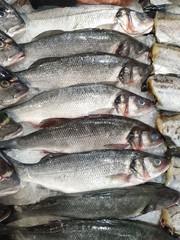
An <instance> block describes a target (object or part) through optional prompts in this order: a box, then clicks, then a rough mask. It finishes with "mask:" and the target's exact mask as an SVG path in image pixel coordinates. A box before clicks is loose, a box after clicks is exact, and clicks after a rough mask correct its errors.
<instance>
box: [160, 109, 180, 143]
mask: <svg viewBox="0 0 180 240" xmlns="http://www.w3.org/2000/svg"><path fill="white" fill-rule="evenodd" d="M156 125H157V127H158V130H159V131H160V132H161V133H162V134H163V135H164V136H165V137H167V138H168V139H170V140H171V142H172V144H173V145H175V146H177V147H180V114H175V115H169V116H166V115H160V116H159V117H158V118H157V119H156Z"/></svg>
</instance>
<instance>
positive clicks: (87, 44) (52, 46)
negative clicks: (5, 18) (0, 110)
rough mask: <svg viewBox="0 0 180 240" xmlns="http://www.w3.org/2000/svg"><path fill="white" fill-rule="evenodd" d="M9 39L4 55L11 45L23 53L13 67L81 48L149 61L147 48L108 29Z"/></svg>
mask: <svg viewBox="0 0 180 240" xmlns="http://www.w3.org/2000/svg"><path fill="white" fill-rule="evenodd" d="M0 36H2V37H3V34H1V33H0ZM8 39H9V38H8ZM9 42H10V43H9V44H10V47H11V48H10V50H9V48H8V49H7V48H6V49H4V52H3V53H4V55H5V54H6V52H7V54H8V53H9V52H10V53H11V54H12V51H13V49H15V48H19V49H22V50H23V52H24V56H25V58H24V59H23V61H21V62H18V64H16V65H13V66H11V70H13V71H20V70H24V69H27V68H28V67H29V66H30V65H31V64H32V63H34V62H35V61H37V60H39V59H43V58H48V57H63V56H69V55H73V54H78V53H83V52H86V53H87V52H106V53H113V54H117V55H120V56H123V57H130V58H133V59H136V60H138V61H141V62H143V63H150V59H149V53H150V48H148V47H146V46H145V45H144V44H142V43H140V42H139V41H136V39H134V38H132V37H130V36H128V35H126V34H124V33H120V32H117V31H113V30H108V29H106V30H104V29H83V30H76V31H71V32H58V31H51V32H48V33H43V34H42V35H40V36H39V37H36V39H35V40H34V41H33V42H29V43H26V44H19V45H17V44H16V43H15V42H14V41H13V40H12V41H11V40H9ZM7 54H6V55H7ZM6 59H7V57H6ZM6 59H5V60H6ZM6 61H8V59H7V60H6ZM3 66H5V65H3Z"/></svg>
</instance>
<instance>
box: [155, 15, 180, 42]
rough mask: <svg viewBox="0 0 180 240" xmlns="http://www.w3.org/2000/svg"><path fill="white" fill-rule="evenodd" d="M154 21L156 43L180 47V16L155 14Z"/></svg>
mask: <svg viewBox="0 0 180 240" xmlns="http://www.w3.org/2000/svg"><path fill="white" fill-rule="evenodd" d="M154 21H155V23H154V27H155V35H156V38H157V40H158V42H160V43H167V44H172V45H177V46H180V31H179V27H178V26H179V21H180V15H174V14H170V13H161V12H157V13H156V17H155V20H154Z"/></svg>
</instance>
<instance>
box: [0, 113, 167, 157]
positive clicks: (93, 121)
mask: <svg viewBox="0 0 180 240" xmlns="http://www.w3.org/2000/svg"><path fill="white" fill-rule="evenodd" d="M50 121H52V120H50ZM163 142H164V140H163V138H162V136H161V134H159V132H158V131H157V130H156V129H154V128H152V127H150V126H148V125H146V124H143V123H142V122H140V121H138V120H135V119H130V118H126V117H118V116H109V115H107V116H106V115H105V116H101V117H98V116H93V117H84V118H79V119H71V120H62V121H60V122H56V124H53V125H51V126H49V127H46V128H44V129H41V130H39V131H37V132H34V133H31V134H29V135H26V136H23V137H19V138H15V139H12V140H8V141H1V142H0V148H1V149H10V148H11V149H21V150H26V149H29V150H46V151H49V152H62V153H72V152H81V151H89V150H95V149H106V148H108V147H110V148H118V149H122V148H130V149H147V148H148V149H149V148H152V147H155V146H158V145H160V144H162V143H163Z"/></svg>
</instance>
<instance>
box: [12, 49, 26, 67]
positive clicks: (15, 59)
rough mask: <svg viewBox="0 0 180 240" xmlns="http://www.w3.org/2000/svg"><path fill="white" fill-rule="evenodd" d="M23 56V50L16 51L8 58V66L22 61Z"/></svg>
mask: <svg viewBox="0 0 180 240" xmlns="http://www.w3.org/2000/svg"><path fill="white" fill-rule="evenodd" d="M25 57H26V56H25V54H24V52H20V53H17V54H16V55H14V56H12V57H10V58H8V66H10V65H12V64H14V63H18V62H20V61H22V60H23V59H24V58H25Z"/></svg>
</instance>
